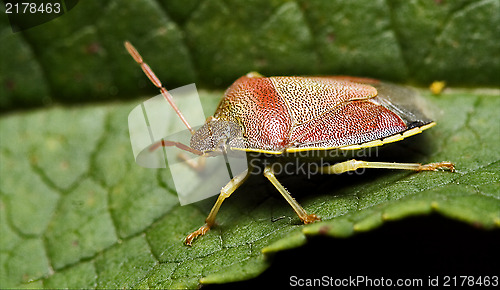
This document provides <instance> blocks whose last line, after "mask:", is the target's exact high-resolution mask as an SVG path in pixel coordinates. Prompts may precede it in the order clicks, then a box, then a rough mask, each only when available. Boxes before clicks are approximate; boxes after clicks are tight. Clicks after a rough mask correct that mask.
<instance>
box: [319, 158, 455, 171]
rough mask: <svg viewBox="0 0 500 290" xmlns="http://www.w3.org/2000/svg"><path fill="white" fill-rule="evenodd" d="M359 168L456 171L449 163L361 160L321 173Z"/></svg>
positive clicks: (330, 167)
mask: <svg viewBox="0 0 500 290" xmlns="http://www.w3.org/2000/svg"><path fill="white" fill-rule="evenodd" d="M358 168H379V169H402V170H414V171H438V170H442V169H447V170H449V171H451V172H454V171H455V165H454V164H453V163H451V162H448V161H443V162H436V163H429V164H420V163H391V162H370V161H359V160H354V159H352V160H348V161H345V162H340V163H337V164H335V165H332V166H325V167H322V168H321V173H327V174H340V173H343V172H347V171H354V170H356V169H358Z"/></svg>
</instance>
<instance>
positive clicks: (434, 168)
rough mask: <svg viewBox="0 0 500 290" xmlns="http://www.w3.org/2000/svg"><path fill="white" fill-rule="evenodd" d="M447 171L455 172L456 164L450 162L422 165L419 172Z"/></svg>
mask: <svg viewBox="0 0 500 290" xmlns="http://www.w3.org/2000/svg"><path fill="white" fill-rule="evenodd" d="M446 169H447V170H449V171H451V172H455V164H453V163H451V162H448V161H443V162H436V163H429V164H424V165H421V166H420V168H419V170H428V171H437V170H446Z"/></svg>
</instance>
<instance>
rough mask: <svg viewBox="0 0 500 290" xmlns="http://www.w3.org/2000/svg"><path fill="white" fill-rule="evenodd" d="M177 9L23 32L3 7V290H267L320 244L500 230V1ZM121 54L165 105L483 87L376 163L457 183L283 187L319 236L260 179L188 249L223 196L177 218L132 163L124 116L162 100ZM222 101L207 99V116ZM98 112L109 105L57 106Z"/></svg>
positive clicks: (410, 179) (329, 182)
mask: <svg viewBox="0 0 500 290" xmlns="http://www.w3.org/2000/svg"><path fill="white" fill-rule="evenodd" d="M180 3H181V2H178V1H173V0H158V1H153V0H140V1H117V0H112V1H105V2H103V1H97V0H87V1H80V2H79V4H78V5H77V6H76V7H75V8H73V9H72V10H71V11H69V12H68V13H66V14H65V15H63V16H62V17H59V18H57V19H55V20H53V21H50V22H48V23H45V24H43V25H40V26H38V27H34V28H32V29H29V30H26V31H23V32H20V33H12V30H11V27H10V25H9V21H8V19H7V14H6V13H4V10H3V9H4V8H3V6H2V8H0V10H1V12H2V13H0V14H1V15H2V16H0V54H1V55H2V61H1V62H0V110H1V111H3V112H8V113H7V114H4V115H2V116H1V117H0V176H1V182H0V288H41V287H45V288H72V289H75V288H100V289H102V288H113V289H114V288H132V287H135V288H146V287H151V288H195V287H197V286H198V285H199V284H200V283H207V284H208V283H225V282H229V281H241V280H244V279H249V278H252V277H256V276H258V275H260V274H261V273H262V272H263V271H264V270H265V269H267V268H268V267H269V266H270V265H272V262H273V256H274V253H277V252H283V251H284V250H287V249H288V250H292V251H296V250H293V249H295V248H297V247H299V246H302V245H305V244H307V243H308V242H309V237H311V236H317V235H321V236H323V235H327V236H331V237H334V238H349V237H352V236H353V235H356V234H357V233H359V232H366V231H372V230H373V229H375V228H377V227H379V226H380V225H383V224H384V223H386V222H387V221H392V220H401V219H403V220H404V219H405V218H407V217H409V216H422V215H427V214H430V213H438V214H440V215H443V216H445V217H448V218H450V219H452V220H458V221H463V222H464V223H465V224H470V225H472V226H474V227H478V228H481V229H486V230H489V229H498V228H499V227H500V212H499V208H500V202H499V199H500V196H499V192H500V190H499V184H500V174H499V171H500V168H499V166H500V165H499V157H500V152H499V151H498V150H497V149H496V148H497V144H499V142H500V140H499V139H500V134H499V131H500V127H499V126H500V125H499V124H500V120H499V116H498V113H497V109H496V108H498V107H499V105H500V93H499V91H498V90H495V89H480V88H477V87H483V86H498V85H499V82H498V75H499V74H500V55H499V54H498V51H500V42H498V41H494V40H495V39H496V38H498V35H500V30H499V29H500V16H499V15H500V14H499V13H498V11H499V9H500V2H499V1H497V0H481V1H475V0H458V1H397V0H376V1H372V0H370V1H340V0H338V1H337V0H335V1H305V0H297V1H279V0H277V1H267V0H251V1H245V2H239V1H221V0H214V1H195V0H189V1H182V3H181V4H180ZM125 40H130V41H131V42H132V43H133V44H134V45H135V46H137V48H138V49H139V50H140V52H141V54H142V55H143V57H144V59H145V60H146V61H147V62H148V63H149V64H150V65H151V67H152V68H153V69H154V71H155V72H156V73H157V74H158V76H159V77H160V78H161V79H162V81H163V83H164V84H165V86H166V87H167V88H169V89H172V88H175V87H177V86H180V85H184V84H189V83H192V82H196V83H197V84H198V85H199V87H205V88H206V87H208V86H215V87H217V89H219V90H222V89H223V88H225V87H226V86H227V85H228V84H230V83H231V82H233V81H234V80H235V79H236V78H237V77H239V76H241V75H242V74H245V73H247V72H248V71H253V70H257V71H259V72H261V73H263V74H264V75H293V74H301V75H307V74H314V75H317V74H344V75H356V76H370V77H375V78H379V79H384V80H388V81H391V80H392V81H397V82H405V83H409V82H412V83H415V84H419V85H428V84H429V83H430V82H432V81H434V80H444V81H446V82H447V83H448V84H452V85H455V86H472V87H476V88H475V89H471V90H464V89H447V90H446V91H445V93H444V94H443V95H440V96H431V95H430V94H429V93H428V92H425V91H423V92H424V94H425V95H427V98H428V99H430V100H431V101H432V102H434V103H435V105H436V107H438V108H442V109H443V112H442V114H441V115H439V114H438V115H437V118H436V119H437V121H438V126H436V127H435V128H433V129H431V130H429V131H426V132H425V133H424V134H422V135H419V136H415V137H412V138H409V139H407V140H405V141H403V142H399V143H396V144H393V145H391V146H383V147H382V148H380V151H377V154H378V155H379V159H380V160H385V161H400V162H405V161H408V162H433V161H442V160H450V161H453V162H455V163H456V164H457V172H456V173H453V174H452V173H448V172H423V173H418V174H416V173H409V172H393V171H383V170H378V171H377V170H370V171H367V172H365V174H363V175H361V176H358V175H347V174H344V175H342V176H313V177H311V179H307V178H305V177H302V176H278V179H279V180H280V181H281V182H282V183H283V184H284V185H285V186H286V187H287V188H288V189H289V190H290V191H291V192H292V194H293V196H294V197H296V198H297V200H298V201H299V202H300V203H301V204H302V205H303V206H304V207H305V209H306V210H307V211H308V212H314V213H316V214H318V215H320V216H321V217H322V218H323V221H322V222H319V223H315V224H311V225H307V226H304V225H302V224H301V223H300V221H299V219H298V218H297V217H296V215H295V214H294V212H293V211H292V210H291V208H290V207H289V206H288V205H287V204H286V202H285V201H284V200H283V199H282V198H281V197H280V196H279V194H278V193H277V192H276V190H275V189H274V188H273V187H272V185H270V184H269V183H268V182H267V181H266V180H265V178H263V177H258V176H254V177H252V178H251V179H250V180H248V181H247V182H246V183H245V184H244V185H243V186H242V187H241V188H239V189H238V190H237V191H236V192H235V193H234V196H232V197H231V198H230V199H228V200H227V201H225V202H224V205H223V206H222V209H221V211H220V213H219V215H218V216H217V222H218V225H217V226H216V227H215V228H213V229H212V230H211V231H210V232H209V233H208V234H207V235H206V236H204V237H202V238H200V239H199V240H197V241H196V242H195V244H194V245H193V247H191V248H188V247H186V246H184V245H183V244H182V242H183V239H184V238H185V236H186V235H187V234H188V233H190V232H192V231H193V230H195V229H197V228H198V227H199V226H200V225H201V224H202V223H203V221H204V219H205V217H206V216H207V214H208V212H209V211H210V208H211V207H212V205H213V203H214V198H212V199H209V200H205V201H202V202H199V203H196V204H192V205H187V206H180V205H179V203H178V200H177V196H176V194H175V189H174V186H173V182H172V180H171V177H170V172H169V171H168V169H167V170H152V169H145V168H141V167H139V166H138V165H137V164H135V163H134V161H133V157H132V150H131V146H130V140H129V135H128V128H127V116H128V113H129V112H130V110H131V109H132V108H133V107H135V106H136V105H137V104H139V103H140V102H142V99H141V100H138V98H139V97H143V96H148V97H147V98H149V97H151V96H153V92H155V88H154V87H153V86H152V85H151V84H149V82H148V81H147V79H146V78H145V77H144V75H143V73H142V72H141V70H140V69H139V68H138V67H137V65H136V64H135V63H134V62H133V60H132V59H131V58H130V56H129V55H128V54H127V53H126V51H125V49H124V47H123V42H124V41H125ZM200 85H201V86H200ZM146 92H148V93H146ZM221 95H222V91H202V93H201V96H202V98H203V99H202V101H203V103H204V105H205V106H204V110H205V114H206V115H207V116H208V115H211V114H212V113H213V110H214V108H215V106H216V105H217V103H218V101H219V99H220V96H221ZM127 98H129V99H131V98H133V99H134V101H129V102H127V103H113V102H110V101H111V100H124V99H127ZM96 101H99V102H107V103H106V104H100V105H98V104H92V105H83V106H82V105H79V106H78V107H77V106H73V107H71V106H67V105H66V106H62V105H57V104H70V103H71V104H85V103H90V102H96ZM42 106H43V107H44V108H41V109H38V110H35V111H25V112H22V111H20V112H14V110H18V109H23V108H27V107H31V108H33V107H42ZM373 251H376V249H374V250H373ZM292 253H293V252H292Z"/></svg>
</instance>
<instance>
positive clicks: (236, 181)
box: [184, 169, 249, 246]
mask: <svg viewBox="0 0 500 290" xmlns="http://www.w3.org/2000/svg"><path fill="white" fill-rule="evenodd" d="M248 176H249V173H248V169H246V170H245V171H243V172H242V173H240V174H238V175H236V176H235V177H234V178H233V179H231V180H230V181H229V183H228V184H226V185H225V186H224V187H223V188H222V189H221V191H220V194H219V197H218V198H217V201H216V202H215V204H214V206H213V207H212V210H211V211H210V213H209V214H208V216H207V218H206V219H205V224H204V225H203V226H201V227H200V228H199V229H198V230H196V231H194V232H192V233H191V234H189V235H188V236H187V237H186V240H185V241H184V244H186V245H188V246H191V244H192V243H193V241H194V240H195V239H196V238H197V237H199V236H203V235H204V234H206V233H207V232H208V230H210V228H211V227H212V226H213V225H214V224H215V216H216V215H217V213H218V212H219V209H220V206H221V204H222V202H223V201H224V200H225V199H226V198H228V197H229V196H231V194H232V193H233V192H234V191H235V190H236V189H237V188H238V187H239V186H240V185H242V184H243V182H245V180H246V179H247V178H248Z"/></svg>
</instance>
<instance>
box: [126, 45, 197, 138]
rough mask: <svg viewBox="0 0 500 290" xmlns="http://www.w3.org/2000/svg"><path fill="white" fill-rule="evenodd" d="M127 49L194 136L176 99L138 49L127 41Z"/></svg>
mask: <svg viewBox="0 0 500 290" xmlns="http://www.w3.org/2000/svg"><path fill="white" fill-rule="evenodd" d="M125 48H126V49H127V51H128V53H129V54H130V55H131V56H132V57H133V58H134V60H135V61H136V62H137V63H138V64H139V65H140V66H141V68H142V71H143V72H144V73H145V74H146V76H147V77H148V78H149V80H150V81H151V82H152V83H153V84H154V85H155V86H156V87H157V88H159V89H160V92H161V94H162V95H163V97H164V98H165V99H166V100H167V102H168V103H169V104H170V106H172V108H173V109H174V111H175V113H176V114H177V116H179V118H181V121H182V122H183V123H184V125H186V127H187V128H188V130H189V131H190V132H191V134H194V133H195V131H194V130H193V128H191V126H190V125H189V123H188V121H187V120H186V118H184V115H183V114H182V113H181V111H180V110H179V108H178V107H177V105H176V104H175V103H174V99H173V98H172V95H170V93H169V92H168V91H167V89H165V88H164V87H163V85H162V83H161V81H160V79H159V78H158V77H157V76H156V74H155V73H154V72H153V70H152V69H151V68H150V67H149V65H148V64H147V63H145V62H144V61H143V59H142V56H141V55H140V54H139V52H138V51H137V49H135V47H134V46H133V45H132V44H131V43H130V42H128V41H125Z"/></svg>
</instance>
